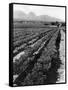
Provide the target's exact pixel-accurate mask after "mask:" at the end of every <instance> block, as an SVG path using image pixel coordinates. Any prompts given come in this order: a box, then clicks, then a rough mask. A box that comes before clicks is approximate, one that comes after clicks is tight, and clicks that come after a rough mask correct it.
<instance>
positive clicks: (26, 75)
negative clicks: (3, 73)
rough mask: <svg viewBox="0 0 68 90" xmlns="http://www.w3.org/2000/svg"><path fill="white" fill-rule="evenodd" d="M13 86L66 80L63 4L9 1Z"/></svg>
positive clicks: (62, 82)
mask: <svg viewBox="0 0 68 90" xmlns="http://www.w3.org/2000/svg"><path fill="white" fill-rule="evenodd" d="M11 5H12V7H11V9H10V14H12V15H10V19H11V21H10V29H11V31H9V32H10V40H11V41H10V50H11V52H10V53H11V54H10V58H11V59H10V61H9V63H10V65H9V67H10V77H9V79H11V78H12V79H11V80H12V81H11V80H9V81H10V82H12V86H14V87H18V86H36V85H53V84H65V83H66V7H65V6H55V5H39V4H23V3H21V4H20V3H18V4H17V3H16V4H15V3H14V4H11ZM10 82H9V83H10Z"/></svg>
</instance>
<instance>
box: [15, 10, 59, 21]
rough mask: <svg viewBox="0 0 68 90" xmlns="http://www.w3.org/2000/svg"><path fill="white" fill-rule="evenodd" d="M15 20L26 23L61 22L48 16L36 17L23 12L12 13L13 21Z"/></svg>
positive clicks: (31, 13)
mask: <svg viewBox="0 0 68 90" xmlns="http://www.w3.org/2000/svg"><path fill="white" fill-rule="evenodd" d="M15 19H18V20H27V21H46V22H53V21H61V20H60V19H58V18H54V17H51V16H48V15H40V16H36V15H35V14H34V13H33V12H30V13H28V14H26V13H24V12H23V11H14V20H15Z"/></svg>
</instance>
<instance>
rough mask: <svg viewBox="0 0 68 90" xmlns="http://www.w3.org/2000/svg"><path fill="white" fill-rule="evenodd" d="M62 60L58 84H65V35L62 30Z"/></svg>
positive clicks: (60, 50)
mask: <svg viewBox="0 0 68 90" xmlns="http://www.w3.org/2000/svg"><path fill="white" fill-rule="evenodd" d="M59 52H60V60H61V63H62V64H61V65H60V68H59V69H58V73H59V77H58V80H57V83H64V82H65V33H64V32H63V30H61V42H60V49H59Z"/></svg>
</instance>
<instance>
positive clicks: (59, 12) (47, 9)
mask: <svg viewBox="0 0 68 90" xmlns="http://www.w3.org/2000/svg"><path fill="white" fill-rule="evenodd" d="M13 10H14V11H17V10H18V11H19V10H20V11H23V12H24V13H26V14H28V13H30V12H33V13H35V14H36V15H49V16H51V17H55V18H58V19H61V20H62V21H65V7H51V6H32V5H18V4H15V5H14V8H13Z"/></svg>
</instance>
